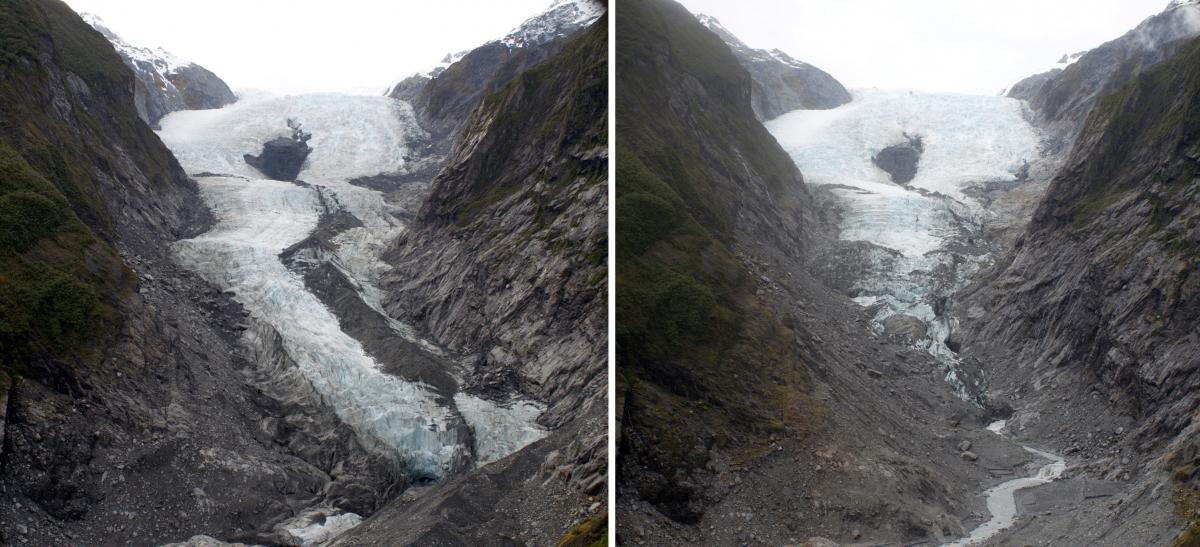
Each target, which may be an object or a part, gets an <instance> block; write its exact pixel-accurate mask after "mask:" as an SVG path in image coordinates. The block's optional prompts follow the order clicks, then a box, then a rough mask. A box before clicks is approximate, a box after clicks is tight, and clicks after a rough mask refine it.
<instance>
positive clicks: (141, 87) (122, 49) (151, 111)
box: [83, 13, 237, 128]
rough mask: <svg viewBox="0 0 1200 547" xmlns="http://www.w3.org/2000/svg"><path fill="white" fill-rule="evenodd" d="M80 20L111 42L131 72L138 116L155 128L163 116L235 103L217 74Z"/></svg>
mask: <svg viewBox="0 0 1200 547" xmlns="http://www.w3.org/2000/svg"><path fill="white" fill-rule="evenodd" d="M83 19H84V21H86V22H87V23H88V24H89V25H91V26H92V28H94V29H96V31H98V32H99V33H100V34H102V35H104V37H105V38H107V39H108V41H109V42H111V43H112V46H113V48H114V49H116V51H117V54H118V55H120V56H121V60H122V61H124V63H125V65H126V66H128V67H129V68H130V69H131V70H132V71H133V74H134V76H135V77H136V78H137V80H136V81H135V82H134V90H133V98H134V104H135V105H136V106H137V112H138V116H139V117H141V118H142V120H143V121H145V122H146V123H147V124H150V126H151V127H155V128H157V127H158V121H159V120H161V119H162V117H163V116H166V115H167V114H170V113H171V112H175V111H176V110H205V109H209V108H220V107H222V106H225V105H227V104H231V103H233V102H234V101H237V96H235V95H234V94H233V91H231V90H230V89H229V86H228V85H226V84H225V82H224V81H222V80H221V79H220V78H218V77H217V75H216V74H213V73H212V72H210V71H209V70H208V69H206V68H204V67H202V66H200V65H197V64H195V63H192V62H189V61H184V60H182V59H179V58H178V57H175V56H174V55H171V54H170V53H169V52H167V51H165V50H163V49H162V48H158V49H148V48H142V47H137V46H132V45H130V44H129V43H127V42H125V40H122V39H121V37H120V36H118V35H117V34H116V33H115V32H113V31H112V30H110V29H109V28H108V27H107V26H105V24H104V21H101V20H100V18H99V17H96V16H95V15H91V14H86V13H85V14H83Z"/></svg>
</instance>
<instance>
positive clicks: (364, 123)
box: [159, 94, 545, 479]
mask: <svg viewBox="0 0 1200 547" xmlns="http://www.w3.org/2000/svg"><path fill="white" fill-rule="evenodd" d="M289 118H292V119H295V120H297V121H299V122H300V123H301V124H303V127H304V129H305V130H306V131H310V132H311V133H312V135H313V137H312V140H311V141H309V144H310V145H311V146H312V147H313V152H312V153H311V155H310V156H309V158H308V161H307V163H306V164H305V167H304V169H303V170H302V171H301V173H300V179H301V180H303V181H305V182H307V183H309V184H296V183H290V182H281V181H274V180H266V179H262V178H261V176H262V175H261V174H259V173H258V172H257V171H256V170H254V169H253V168H252V167H250V166H249V165H246V164H245V162H244V161H243V159H242V155H243V154H246V153H257V152H258V150H260V149H261V146H262V143H263V142H265V141H268V140H270V139H272V138H274V137H277V136H281V135H284V134H286V133H287V126H286V125H285V121H286V120H287V119H289ZM159 136H160V137H161V138H162V139H163V142H164V143H166V144H167V146H168V147H169V148H170V149H171V150H172V152H174V154H175V155H176V157H177V158H178V159H179V160H180V162H181V164H182V165H183V166H184V168H185V169H186V170H187V171H188V172H190V173H193V174H200V173H208V174H209V175H207V176H200V177H198V178H197V180H198V182H199V184H200V189H201V194H202V197H203V199H204V200H205V202H206V203H207V204H208V206H209V207H210V208H211V209H212V211H213V213H214V214H215V216H216V217H217V220H218V223H217V225H216V226H215V227H214V228H213V229H212V230H210V231H209V232H207V233H205V234H203V235H201V236H199V237H196V238H193V239H189V240H184V241H180V242H178V243H177V244H176V247H175V252H176V256H177V258H178V260H179V261H180V262H181V263H182V264H183V265H185V266H187V267H188V268H191V269H193V270H195V271H197V272H198V273H200V274H201V275H202V276H204V277H205V279H207V280H208V281H209V282H211V283H213V284H214V285H216V286H218V287H221V288H223V289H226V290H229V291H231V292H232V293H233V294H234V296H235V298H236V299H237V301H238V302H239V303H241V304H242V305H243V306H244V307H245V309H246V310H247V312H248V313H249V314H250V315H251V318H252V319H254V320H255V321H259V322H262V323H265V324H267V325H270V326H271V327H273V328H274V329H275V330H276V331H277V332H278V333H279V336H280V338H281V339H282V341H283V346H284V348H285V350H286V351H287V353H288V356H289V357H290V358H291V359H292V361H294V362H295V363H296V365H297V366H298V367H299V369H300V371H301V372H303V374H304V375H305V377H306V378H307V379H308V380H309V382H310V383H311V384H312V386H313V388H314V389H316V390H317V392H318V393H319V394H320V395H321V397H322V399H323V400H325V401H326V402H327V403H328V404H329V405H330V406H331V407H332V408H333V409H334V411H335V412H336V413H337V415H338V416H339V417H340V418H341V419H342V420H343V421H345V422H346V423H347V424H349V425H350V426H351V427H353V428H354V429H355V430H356V431H358V432H359V433H360V434H361V435H364V436H368V437H370V438H371V439H373V440H375V441H378V442H381V443H382V444H384V445H386V446H389V447H391V448H393V449H395V450H396V452H397V453H398V454H399V456H400V458H401V460H402V461H403V463H404V465H405V467H406V468H407V469H408V470H409V471H410V472H411V473H412V474H413V475H415V476H416V477H417V478H431V479H436V478H441V477H443V476H445V475H446V473H447V472H449V471H451V470H453V469H454V468H456V467H457V466H459V465H460V464H462V463H463V462H467V461H470V460H471V455H472V453H474V454H475V456H476V460H477V461H478V462H480V463H486V462H488V461H493V460H495V459H499V458H501V457H503V456H506V455H507V454H509V453H511V452H513V451H515V450H518V449H520V448H521V447H523V446H525V445H526V444H529V443H530V442H533V441H535V440H537V439H538V438H541V437H542V436H544V435H545V431H544V430H542V429H541V428H540V427H539V426H538V425H537V424H536V422H535V420H536V419H537V417H538V416H539V415H540V414H541V407H540V406H538V405H536V404H535V403H531V402H526V401H520V400H515V401H512V402H511V403H510V404H509V405H507V407H500V406H495V405H493V404H492V403H488V402H486V401H482V400H479V399H476V398H474V397H471V396H467V395H464V394H458V395H456V396H455V397H453V399H450V398H447V397H442V396H440V395H439V394H437V393H436V392H435V391H434V390H433V389H432V388H431V387H429V386H426V385H423V384H420V383H415V382H410V381H407V380H405V379H403V378H399V377H397V376H393V375H390V374H387V373H385V372H383V371H381V369H380V365H379V363H378V362H376V360H375V359H373V358H372V357H371V356H370V355H369V354H367V353H366V351H365V350H364V348H363V346H362V344H361V343H360V342H359V341H357V340H356V339H354V338H353V337H351V336H349V335H348V334H346V333H345V332H344V331H342V329H341V327H340V325H339V323H338V318H337V316H336V315H334V313H333V312H332V311H330V310H329V309H328V308H327V307H326V306H325V305H324V304H323V303H322V302H321V301H320V300H319V299H318V298H317V297H316V296H315V295H314V294H312V293H311V292H309V290H308V289H307V287H306V286H305V283H304V279H303V278H302V276H301V274H300V273H297V272H295V271H292V270H290V269H289V268H288V267H287V266H285V264H284V263H283V261H282V260H281V258H280V256H279V255H280V253H281V252H282V251H283V250H284V249H285V248H288V247H290V246H292V245H293V244H295V243H297V242H299V241H301V240H303V239H305V238H306V237H307V236H308V235H309V234H311V233H312V232H313V231H314V230H315V229H316V227H317V224H318V221H319V219H320V216H321V214H322V212H324V211H325V210H326V207H327V206H328V205H329V202H331V201H332V202H335V203H336V205H338V206H340V207H343V208H345V210H346V211H348V212H349V213H351V214H353V215H354V216H355V217H357V218H358V219H359V220H361V221H362V223H363V227H360V228H352V229H350V230H347V231H345V232H343V233H341V234H339V235H338V236H337V237H336V238H334V243H335V245H337V249H335V251H334V253H335V255H336V256H334V257H332V260H333V262H334V264H335V265H336V266H337V267H338V268H339V269H341V270H342V271H343V273H345V274H347V275H348V276H349V277H350V278H351V279H353V280H354V282H355V283H356V284H357V285H358V286H359V289H360V294H359V295H360V297H361V298H362V299H363V301H364V302H366V303H367V304H368V305H369V306H370V307H371V308H373V309H375V310H376V311H378V312H380V313H381V314H383V310H382V304H381V299H382V295H381V292H380V291H379V289H378V288H377V286H376V281H378V279H379V277H380V276H381V275H382V274H383V273H384V271H386V268H387V266H386V264H384V263H383V262H382V260H381V259H380V256H381V255H382V253H383V252H384V251H385V250H386V249H387V247H388V245H390V244H391V242H393V241H395V239H396V237H397V236H399V235H400V234H401V233H402V232H403V231H404V230H405V226H404V225H403V223H402V222H401V221H400V220H399V219H398V217H397V216H396V215H395V214H393V213H395V212H397V209H396V207H395V206H393V205H391V204H389V203H388V202H387V201H386V200H385V199H384V196H383V194H381V193H380V192H377V191H375V190H370V189H367V188H362V187H358V186H354V185H351V184H349V182H348V181H349V180H350V179H353V178H355V177H359V176H369V175H376V174H379V173H390V172H402V171H403V169H404V164H405V161H406V155H407V153H408V144H409V143H411V142H415V141H419V140H423V139H424V138H426V135H425V134H424V132H422V131H421V129H420V127H419V126H418V125H417V124H416V121H415V118H414V117H413V114H412V110H411V107H409V106H408V105H407V104H405V103H402V102H398V101H394V100H392V99H388V98H384V97H370V96H350V95H334V94H314V95H301V96H289V97H270V96H266V95H262V94H243V96H242V100H240V101H239V102H237V103H235V104H233V105H231V106H228V107H225V108H222V109H219V110H204V111H181V112H175V113H173V114H171V115H169V116H167V117H166V118H164V119H163V120H162V130H161V131H160V132H159ZM384 315H385V317H386V314H384ZM389 324H391V325H392V327H393V330H395V331H396V333H397V335H400V336H404V337H405V338H408V339H409V340H410V341H413V342H416V343H418V344H420V345H421V346H422V347H424V348H425V349H427V350H428V351H430V352H431V353H440V352H441V350H440V349H439V348H437V347H436V346H435V345H433V344H431V343H429V342H427V341H424V340H419V339H417V337H416V335H415V333H414V332H413V330H412V329H411V328H409V327H408V326H406V325H404V324H402V323H400V322H399V321H395V320H394V319H391V318H389ZM246 343H247V344H250V345H252V346H253V344H255V340H254V335H253V332H252V331H247V334H246ZM451 372H453V371H451ZM459 402H461V403H462V406H463V408H461V409H460V408H459V405H458V404H456V403H459ZM468 426H469V427H470V431H468Z"/></svg>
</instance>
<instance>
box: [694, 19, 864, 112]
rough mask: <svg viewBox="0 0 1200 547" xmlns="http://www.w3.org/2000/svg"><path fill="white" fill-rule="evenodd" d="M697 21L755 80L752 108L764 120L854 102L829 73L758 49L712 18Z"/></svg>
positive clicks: (775, 50) (780, 54) (789, 57)
mask: <svg viewBox="0 0 1200 547" xmlns="http://www.w3.org/2000/svg"><path fill="white" fill-rule="evenodd" d="M697 19H699V20H700V22H701V23H702V24H703V25H704V26H705V27H707V28H708V29H709V30H711V31H713V32H714V33H716V34H717V36H720V37H721V40H723V41H724V42H725V43H726V44H728V45H729V48H730V49H732V50H733V55H734V56H735V57H737V60H738V62H739V63H741V65H742V67H743V68H745V69H746V71H747V72H749V73H750V77H751V78H753V79H754V86H753V88H752V91H751V95H750V105H751V106H752V107H753V108H754V114H755V115H757V116H758V119H760V120H769V119H771V118H775V117H777V116H780V115H782V114H786V113H788V112H791V111H793V110H799V109H804V110H827V109H830V108H837V107H839V106H841V105H843V104H846V103H848V102H850V100H851V97H850V92H848V91H846V88H845V87H844V86H842V84H841V82H838V81H837V80H836V79H834V78H833V76H830V75H829V74H828V73H827V72H825V71H823V70H821V69H819V68H817V67H815V66H813V65H810V64H808V63H805V62H801V61H797V60H796V59H793V58H792V57H791V56H790V55H788V54H786V53H784V52H782V51H780V50H778V49H773V50H769V51H768V50H765V49H754V48H751V47H750V46H747V45H746V44H745V43H744V42H742V41H741V40H739V39H738V37H737V36H734V35H733V33H732V32H729V30H728V29H726V28H725V27H723V26H721V22H720V21H718V20H717V19H716V18H715V17H712V16H709V15H699V16H697Z"/></svg>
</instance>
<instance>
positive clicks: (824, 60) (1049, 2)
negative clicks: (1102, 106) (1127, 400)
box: [618, 0, 1168, 94]
mask: <svg viewBox="0 0 1200 547" xmlns="http://www.w3.org/2000/svg"><path fill="white" fill-rule="evenodd" d="M682 3H683V5H684V6H687V8H688V9H690V10H691V11H692V12H693V13H705V14H708V15H712V16H713V17H716V18H717V19H719V20H720V21H721V24H722V25H724V26H725V27H726V28H728V29H729V30H730V31H732V32H733V33H734V34H736V35H737V36H738V37H739V38H741V39H742V41H744V42H746V43H747V44H749V45H750V46H752V47H756V48H764V49H773V48H779V49H781V50H783V51H785V52H787V53H788V54H790V55H791V56H793V57H795V58H797V59H800V60H802V61H806V62H809V63H812V64H814V65H816V66H818V67H820V68H821V69H823V70H825V71H827V72H829V73H831V74H832V75H833V76H834V77H835V78H837V79H838V80H840V81H841V82H842V83H843V84H845V85H846V86H850V87H890V88H910V89H920V90H934V91H957V92H964V93H983V94H995V93H998V92H1000V90H1002V89H1004V88H1007V87H1009V86H1010V85H1012V84H1013V83H1016V82H1017V81H1019V80H1020V79H1022V78H1024V77H1025V76H1028V75H1031V74H1035V73H1038V72H1042V71H1045V70H1048V69H1049V68H1051V66H1052V65H1053V64H1054V63H1055V62H1056V61H1057V60H1058V59H1059V58H1060V57H1061V56H1062V55H1063V54H1064V53H1074V52H1077V51H1080V50H1085V49H1091V48H1093V47H1095V46H1098V45H1100V44H1102V43H1104V42H1107V41H1109V40H1112V39H1114V38H1116V37H1118V36H1120V35H1121V34H1124V33H1125V32H1126V31H1128V30H1131V29H1132V28H1133V27H1135V26H1137V24H1138V23H1140V22H1141V21H1142V20H1144V19H1145V18H1147V17H1149V16H1151V15H1153V14H1155V13H1158V12H1160V11H1162V10H1163V9H1164V8H1165V7H1166V6H1167V3H1168V0H1002V1H997V0H854V1H845V0H738V1H736V2H733V1H730V0H682ZM618 16H619V15H618Z"/></svg>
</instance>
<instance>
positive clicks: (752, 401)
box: [615, 0, 822, 520]
mask: <svg viewBox="0 0 1200 547" xmlns="http://www.w3.org/2000/svg"><path fill="white" fill-rule="evenodd" d="M619 13H621V15H622V16H621V17H620V18H619V19H618V22H617V26H618V29H617V37H618V41H619V42H618V46H617V63H618V69H617V73H618V74H620V79H619V80H618V82H617V90H618V96H617V103H618V105H619V109H618V112H617V133H618V136H619V143H618V149H617V172H616V183H617V202H616V204H615V206H616V208H617V226H616V233H617V327H616V328H617V333H616V336H617V364H618V371H619V372H618V379H617V381H618V384H617V391H618V400H619V401H620V402H621V408H622V412H621V414H622V428H623V429H622V436H623V437H624V440H623V441H622V459H623V461H629V460H633V461H636V462H637V465H638V466H639V467H640V468H642V469H645V470H650V471H652V472H654V473H657V474H658V475H659V476H660V477H661V480H653V479H652V478H649V477H644V476H642V477H639V482H640V483H641V484H639V493H640V494H641V496H642V497H643V498H645V499H647V500H650V501H652V502H655V503H657V504H658V505H659V506H660V508H662V509H664V510H665V511H666V512H667V513H668V514H670V515H671V516H672V517H674V518H677V519H680V520H691V519H694V518H696V517H697V516H698V514H697V513H696V512H695V509H694V508H692V507H691V506H689V501H688V500H689V498H690V497H692V496H694V495H695V494H696V493H697V492H696V491H695V490H693V489H694V488H697V486H691V487H688V486H681V483H691V484H696V482H695V481H692V480H690V479H689V477H690V476H691V475H692V474H693V473H695V472H696V471H697V470H700V469H702V468H703V467H704V464H705V463H706V461H707V458H708V452H709V451H710V450H712V449H714V448H715V449H724V450H727V451H729V452H731V453H733V454H735V455H739V456H740V457H741V458H743V459H749V458H753V457H754V456H755V455H756V454H758V453H760V451H761V449H762V445H763V441H764V439H767V438H769V436H770V434H771V433H781V434H788V435H798V434H803V433H805V432H808V431H811V430H813V429H814V428H816V427H819V423H820V415H821V412H822V411H821V410H820V408H819V407H818V406H817V405H815V404H812V402H811V400H810V399H809V397H808V395H807V391H808V389H809V384H810V380H809V378H808V376H807V372H806V369H805V367H804V366H803V360H804V358H803V356H802V354H801V348H800V347H799V346H798V344H797V341H796V334H795V333H794V332H793V331H792V330H791V329H790V328H788V327H786V326H785V325H784V322H783V321H781V320H780V319H779V318H777V317H776V312H775V311H774V310H772V309H771V308H770V307H769V306H768V305H767V304H766V303H765V302H763V301H762V299H760V298H759V297H757V296H756V295H755V290H756V287H757V283H758V281H757V279H756V277H755V276H754V275H752V274H751V273H750V272H749V271H748V270H747V268H746V267H745V266H744V265H743V264H742V262H741V261H740V260H739V259H738V257H737V256H735V254H734V252H733V246H734V244H735V240H736V236H735V233H734V227H733V226H734V219H735V218H736V217H737V214H738V210H739V207H742V206H743V205H744V204H746V203H747V202H750V201H753V200H755V199H760V198H759V197H758V196H756V195H755V192H756V191H757V190H758V188H755V187H756V186H757V187H762V188H764V189H765V190H766V192H768V193H771V194H775V195H781V196H783V195H788V193H789V192H796V191H799V190H800V189H799V188H798V187H799V185H800V184H801V182H800V180H801V179H800V176H799V173H798V172H797V171H796V169H795V167H794V165H793V164H792V162H791V160H790V159H789V158H788V157H787V155H786V154H785V153H784V152H783V150H782V149H781V148H780V147H779V145H778V143H777V142H775V140H774V138H773V137H771V135H770V134H769V133H767V131H766V129H765V128H763V127H762V125H761V124H760V123H759V122H758V121H757V120H756V118H755V117H754V113H753V111H752V110H751V108H750V85H751V81H750V77H749V75H748V74H747V73H746V72H745V70H744V69H742V67H741V66H740V65H739V64H738V63H737V60H736V59H735V58H734V57H733V55H732V53H731V52H730V51H729V48H728V46H726V45H725V44H724V43H723V42H721V40H720V39H719V38H717V37H716V36H715V35H713V34H712V33H711V32H709V31H707V30H706V29H704V28H703V27H702V26H701V25H700V24H699V23H697V22H696V21H695V19H694V18H693V17H691V16H690V15H689V14H688V13H687V12H686V10H684V9H683V8H682V7H681V6H679V5H677V4H675V3H673V2H668V1H663V0H627V1H623V2H621V3H620V5H619ZM763 205H764V204H762V203H758V204H757V206H759V207H762V206H763ZM751 206H753V205H751ZM643 479H644V480H643ZM689 488H691V489H689Z"/></svg>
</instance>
